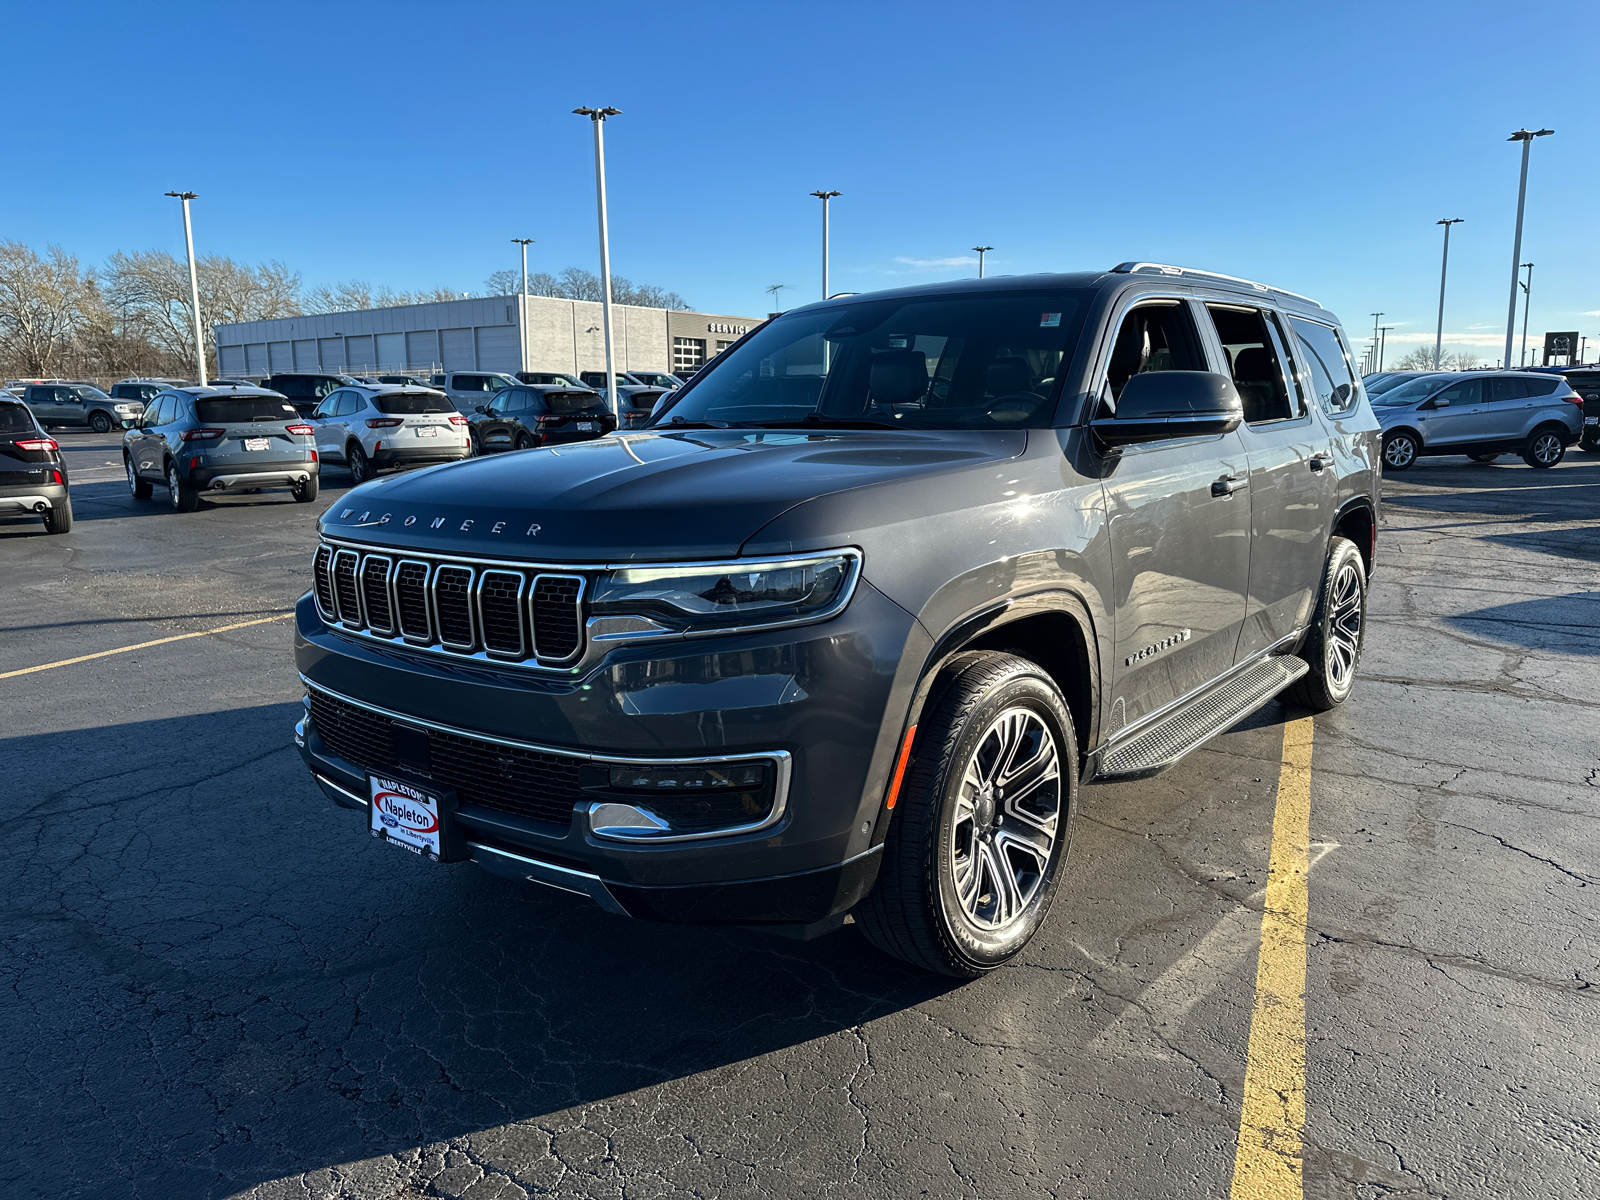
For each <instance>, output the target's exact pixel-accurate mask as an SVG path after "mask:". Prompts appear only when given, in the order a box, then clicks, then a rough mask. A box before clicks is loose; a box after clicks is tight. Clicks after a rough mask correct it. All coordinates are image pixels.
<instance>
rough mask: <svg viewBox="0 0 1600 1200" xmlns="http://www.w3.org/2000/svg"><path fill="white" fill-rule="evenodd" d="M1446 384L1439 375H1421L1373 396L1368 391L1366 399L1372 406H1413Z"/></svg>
mask: <svg viewBox="0 0 1600 1200" xmlns="http://www.w3.org/2000/svg"><path fill="white" fill-rule="evenodd" d="M1446 382H1447V380H1445V379H1444V378H1443V377H1442V376H1439V375H1423V376H1421V377H1420V378H1417V379H1408V380H1406V381H1405V382H1403V383H1401V384H1399V385H1397V386H1395V387H1392V388H1390V389H1389V390H1388V391H1387V392H1379V393H1378V394H1377V395H1375V396H1374V395H1373V394H1372V392H1371V391H1368V392H1367V397H1368V398H1369V399H1370V400H1371V401H1372V402H1373V403H1374V404H1415V403H1416V402H1417V401H1418V400H1426V399H1427V398H1428V397H1429V396H1430V395H1432V394H1433V391H1434V389H1435V388H1438V387H1440V386H1441V385H1442V384H1444V383H1446Z"/></svg>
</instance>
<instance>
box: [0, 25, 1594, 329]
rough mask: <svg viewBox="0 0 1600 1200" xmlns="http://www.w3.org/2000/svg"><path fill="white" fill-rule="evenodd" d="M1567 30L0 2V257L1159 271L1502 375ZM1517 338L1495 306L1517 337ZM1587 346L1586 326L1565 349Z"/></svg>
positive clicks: (1566, 247)
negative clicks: (1218, 284) (1257, 285)
mask: <svg viewBox="0 0 1600 1200" xmlns="http://www.w3.org/2000/svg"><path fill="white" fill-rule="evenodd" d="M1597 17H1600V10H1596V9H1595V8H1594V6H1593V5H1588V6H1583V5H1579V4H1525V5H1521V6H1515V7H1513V6H1508V5H1504V4H1496V5H1488V4H1480V3H1476V2H1467V3H1453V4H1448V5H1446V4H1403V3H1402V4H1394V3H1388V4H1381V5H1378V4H1371V5H1363V4H1347V5H1342V6H1335V5H1292V6H1291V5H1276V6H1268V5H1255V6H1250V5H1227V4H1213V5H1204V6H1202V5H1192V4H1190V5H1168V4H1151V3H1145V4H1140V5H1120V6H1103V5H1075V4H1067V3H1058V4H1049V5H1045V4H1030V5H1021V4H975V3H969V4H964V5H955V4H939V3H927V2H924V3H917V4H872V3H860V2H858V3H852V4H838V3H811V4H808V5H805V6H801V5H783V6H772V5H761V4H754V5H752V4H743V5H736V4H728V3H719V4H699V3H694V2H692V0H686V2H681V3H676V4H671V5H666V4H638V3H630V2H618V3H613V4H608V5H597V4H589V5H571V4H566V5H552V4H543V3H521V4H514V5H513V4H455V5H439V4H428V5H423V4H412V3H389V4H383V5H364V4H338V3H325V4H319V5H299V4H292V3H290V4H277V5H272V6H267V5H252V6H219V5H215V4H205V5H200V4H190V3H184V2H182V0H172V2H169V3H163V4H160V5H155V4H140V3H124V4H117V5H112V4H73V3H57V4H53V5H35V6H29V7H27V8H23V7H21V6H17V7H14V8H12V9H10V10H9V12H8V15H7V22H6V23H7V27H8V36H7V42H8V49H9V53H8V54H7V71H6V74H5V77H4V79H5V84H4V92H3V95H4V97H5V100H4V102H5V104H6V108H7V111H8V119H7V120H6V121H4V122H0V153H3V159H4V161H5V163H6V165H7V171H6V176H7V183H6V186H5V187H4V188H3V189H0V238H4V239H18V240H22V241H25V242H28V243H30V244H33V245H36V246H41V247H42V246H44V245H46V244H50V243H59V244H60V245H62V246H64V247H66V248H68V249H69V250H72V251H73V252H75V253H77V254H78V255H80V256H81V257H82V258H84V259H85V260H87V261H99V260H101V259H103V258H104V257H105V256H106V255H108V254H110V253H111V252H113V251H115V250H118V249H123V250H133V249H143V248H154V247H164V248H167V249H170V250H172V251H174V252H176V253H180V254H181V253H182V245H183V243H182V230H181V225H180V222H179V219H178V214H177V204H176V202H175V201H172V200H168V199H165V198H164V197H163V196H162V193H163V192H165V191H167V190H169V189H175V188H189V189H192V190H194V191H196V192H199V193H200V196H201V198H200V200H198V201H197V202H196V204H195V226H196V240H197V244H198V248H199V249H200V250H201V252H202V253H208V252H211V253H223V254H228V255H231V256H233V257H235V258H240V259H244V260H247V261H258V260H264V259H281V260H283V261H285V262H287V263H289V264H291V265H292V266H294V267H297V268H298V269H300V270H301V271H302V272H303V273H304V275H305V279H306V282H307V283H308V284H317V283H328V282H333V281H336V280H340V279H348V278H360V279H365V280H367V281H369V282H372V283H374V284H380V283H381V284H388V285H390V286H391V287H395V288H412V287H420V286H432V285H435V284H444V285H450V286H454V287H456V288H460V289H471V290H474V291H476V290H479V289H481V288H482V286H483V280H484V278H485V277H486V276H487V275H488V274H489V272H491V271H493V270H496V269H498V268H501V267H509V266H514V265H515V264H516V247H514V246H513V245H512V244H511V242H510V240H509V239H511V238H512V237H515V236H526V237H533V238H535V239H537V240H536V243H535V245H534V246H532V247H531V248H530V251H531V254H530V265H531V269H533V270H559V269H560V268H562V267H565V266H568V265H579V266H584V267H588V268H590V269H595V268H596V267H597V265H598V251H597V248H596V238H595V220H594V184H593V168H592V159H591V143H590V137H589V126H588V122H587V121H586V120H584V119H582V118H580V117H576V116H573V115H571V112H570V110H571V109H572V108H574V107H576V106H578V105H580V104H595V105H606V104H609V105H614V106H615V107H617V108H620V109H622V110H623V116H621V117H619V118H616V119H615V120H613V121H612V122H610V123H609V124H608V126H607V158H608V167H609V171H608V177H609V186H610V192H611V205H610V210H611V223H612V267H613V270H614V271H615V272H616V273H617V274H619V275H624V276H627V277H628V278H630V279H632V280H634V281H635V282H641V283H655V284H659V285H661V286H663V287H667V288H671V289H675V290H677V291H678V292H680V293H682V294H683V295H684V296H685V297H686V298H688V299H689V300H690V301H691V303H693V304H694V305H695V306H696V307H697V308H701V309H705V310H708V311H714V312H727V313H734V314H741V315H746V314H759V313H762V312H765V311H767V308H768V301H769V297H768V296H767V295H766V294H765V288H766V286H767V285H769V284H773V283H785V284H790V285H792V288H791V290H787V291H785V292H784V293H782V303H783V306H784V307H790V306H793V305H794V304H796V303H799V302H801V301H804V300H809V299H812V298H813V297H815V296H816V295H817V293H818V291H819V288H820V269H819V262H818V260H819V246H818V243H819V226H820V213H819V211H818V210H819V207H820V206H819V204H818V202H817V201H816V200H814V199H811V198H810V197H809V196H808V195H807V193H808V192H810V191H812V190H814V189H817V188H823V187H825V188H836V189H838V190H840V191H842V192H843V193H844V196H843V197H842V198H841V199H839V200H836V201H835V202H834V206H833V215H834V221H833V233H834V240H833V275H832V286H833V288H834V290H840V291H842V290H852V291H867V290H872V289H875V288H881V287H893V286H899V285H901V284H905V283H910V282H924V281H932V280H937V279H941V278H948V277H951V276H954V275H961V274H970V273H972V270H973V269H972V267H971V266H970V265H968V262H967V260H968V259H970V258H972V257H973V256H972V255H971V252H970V250H969V249H968V248H969V247H971V246H974V245H978V244H980V243H981V244H988V245H993V246H994V247H995V250H994V251H993V253H992V254H991V255H990V259H989V264H990V270H991V272H993V273H996V274H1005V273H1024V272H1029V271H1040V270H1078V269H1087V268H1103V267H1108V266H1110V265H1112V264H1114V263H1116V262H1119V261H1121V260H1124V259H1130V258H1135V259H1151V260H1156V261H1164V262H1177V263H1184V264H1188V265H1192V266H1198V267H1204V268H1207V269H1211V270H1217V271H1222V272H1226V273H1228V274H1235V275H1243V276H1247V277H1251V278H1256V279H1262V280H1266V281H1269V282H1272V283H1274V284H1277V285H1279V286H1283V287H1287V288H1290V289H1291V290H1294V291H1299V292H1304V293H1307V294H1309V295H1311V296H1315V297H1316V298H1318V299H1319V300H1321V301H1322V302H1323V303H1324V304H1326V305H1327V306H1328V307H1329V308H1331V309H1333V310H1334V311H1335V312H1337V313H1338V314H1339V315H1340V316H1341V317H1342V318H1343V319H1344V321H1345V323H1346V326H1347V327H1348V328H1349V329H1350V331H1351V333H1352V335H1353V336H1360V334H1361V333H1362V331H1363V330H1367V331H1370V328H1371V325H1372V317H1371V316H1370V315H1369V314H1370V313H1371V312H1373V311H1374V310H1376V309H1382V310H1383V311H1384V312H1385V314H1386V315H1385V317H1384V321H1385V323H1392V324H1394V325H1395V326H1396V328H1395V330H1394V331H1393V332H1392V333H1391V334H1390V342H1389V344H1390V347H1391V353H1394V352H1395V351H1396V350H1398V351H1399V352H1402V353H1403V352H1404V350H1405V349H1407V348H1409V347H1410V346H1411V345H1415V344H1420V343H1423V342H1426V343H1429V344H1431V342H1432V334H1433V322H1434V315H1435V304H1436V302H1437V293H1438V270H1439V240H1440V238H1439V229H1438V228H1437V226H1436V225H1435V224H1434V222H1435V221H1437V220H1438V219H1439V218H1440V217H1464V218H1466V223H1465V224H1464V225H1458V226H1456V228H1455V232H1454V234H1453V235H1452V238H1451V287H1450V299H1449V305H1448V307H1447V310H1446V323H1445V327H1446V337H1447V342H1448V343H1449V344H1452V345H1456V346H1458V347H1464V348H1470V349H1472V350H1474V351H1476V352H1477V353H1479V354H1481V355H1482V356H1483V357H1485V358H1488V359H1492V358H1495V357H1497V356H1498V353H1499V346H1500V344H1501V341H1502V339H1503V331H1504V326H1505V314H1506V302H1507V298H1508V291H1509V286H1510V272H1511V232H1512V223H1513V217H1514V210H1515V201H1516V172H1517V163H1518V159H1517V155H1518V147H1517V146H1516V145H1515V144H1513V143H1510V142H1507V141H1506V140H1505V139H1506V136H1507V134H1508V133H1510V132H1511V131H1512V130H1514V129H1516V128H1518V127H1519V126H1524V125H1525V126H1528V127H1530V128H1538V127H1540V126H1546V127H1553V128H1554V129H1555V130H1556V131H1557V132H1556V135H1555V136H1554V137H1549V138H1543V139H1541V140H1540V141H1539V142H1538V143H1537V144H1536V145H1535V147H1534V154H1533V170H1532V173H1531V176H1530V187H1529V201H1528V225H1527V234H1526V239H1525V243H1524V253H1523V256H1522V257H1523V260H1524V261H1531V262H1534V263H1535V264H1537V266H1536V268H1535V272H1534V295H1533V307H1532V317H1531V322H1530V329H1531V331H1532V332H1533V334H1535V335H1537V334H1538V333H1540V332H1542V331H1543V330H1545V329H1558V330H1559V329H1578V330H1580V331H1582V332H1584V333H1587V334H1590V335H1594V334H1597V333H1600V271H1597V267H1600V251H1597V247H1596V237H1595V235H1596V220H1595V207H1596V203H1595V198H1596V196H1597V195H1600V145H1597V133H1600V104H1597V94H1600V93H1597V91H1596V88H1595V85H1594V83H1593V80H1592V72H1591V70H1590V69H1589V67H1588V66H1586V65H1585V64H1584V63H1583V62H1582V61H1580V60H1579V59H1578V58H1577V57H1576V56H1571V55H1565V54H1563V53H1562V52H1561V51H1560V49H1559V48H1560V47H1562V46H1580V45H1588V44H1592V42H1593V38H1594V35H1595V32H1596V21H1597ZM1519 334H1520V312H1519ZM1597 340H1600V339H1595V338H1594V337H1591V342H1596V341H1597Z"/></svg>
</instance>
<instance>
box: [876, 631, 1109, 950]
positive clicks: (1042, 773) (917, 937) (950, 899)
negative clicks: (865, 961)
mask: <svg viewBox="0 0 1600 1200" xmlns="http://www.w3.org/2000/svg"><path fill="white" fill-rule="evenodd" d="M1008 746H1009V747H1013V749H1012V750H1011V753H1010V754H1009V755H1007V754H1006V748H1007V747H1008ZM1030 747H1031V749H1030ZM1019 752H1022V753H1027V754H1029V756H1030V757H1029V760H1028V762H1029V764H1030V767H1031V770H1030V767H1025V768H1021V769H1020V770H1021V771H1022V772H1023V773H1024V778H1026V775H1027V774H1031V775H1032V776H1033V778H1032V779H1031V781H1028V782H1026V783H1023V784H1018V785H1016V786H1022V787H1025V788H1026V789H1027V790H1025V791H1024V792H1023V793H1022V794H1021V795H1017V794H1015V793H1014V794H1013V795H1012V796H1010V797H1006V796H1005V795H1004V788H1003V787H995V786H994V785H995V781H996V779H997V778H1005V776H997V774H996V767H997V765H999V764H1002V763H1005V764H1009V763H1014V762H1015V758H1016V755H1017V753H1019ZM1010 778H1011V779H1016V778H1017V776H1016V775H1011V776H1010ZM1077 789H1078V742H1077V736H1076V734H1075V732H1074V730H1073V726H1072V715H1071V713H1069V712H1068V711H1067V705H1066V702H1065V701H1064V700H1063V699H1062V697H1061V692H1060V689H1058V688H1057V687H1056V685H1055V682H1054V681H1053V680H1052V679H1051V678H1050V676H1049V675H1047V674H1046V673H1045V671H1044V670H1043V668H1041V667H1039V666H1038V665H1037V664H1035V663H1032V662H1029V661H1028V660H1027V659H1024V658H1018V657H1017V656H1015V655H1012V654H1002V653H998V652H995V651H984V652H980V653H975V654H970V655H961V656H960V657H959V658H958V659H957V660H956V661H955V662H954V663H952V664H951V665H950V666H948V667H946V668H945V670H944V671H943V672H941V674H940V678H939V679H938V681H937V682H936V683H935V685H934V689H933V693H932V695H931V696H930V699H929V701H928V705H927V707H926V708H925V709H924V710H923V714H922V718H921V721H920V722H919V726H918V729H917V734H916V742H915V744H914V746H913V756H912V759H911V763H910V766H909V768H908V769H907V771H906V774H905V777H904V782H903V786H902V787H901V790H900V793H899V796H898V798H897V802H896V806H895V809H894V811H893V813H892V814H890V826H889V834H888V837H887V838H886V839H885V841H884V846H883V863H882V866H881V869H880V870H879V872H878V879H877V883H876V884H875V885H874V887H873V889H872V891H871V893H869V894H868V896H867V897H866V899H864V900H863V901H862V902H861V903H860V904H859V905H858V906H857V907H856V910H855V919H856V923H857V924H858V925H859V926H860V928H861V932H862V933H863V934H864V935H865V936H866V938H867V940H868V941H870V942H871V943H872V944H873V945H875V946H877V947H878V948H879V949H880V950H883V951H884V952H885V953H888V954H892V955H894V956H895V957H896V958H899V959H902V960H903V961H905V962H907V963H910V964H911V965H913V966H916V967H921V968H922V969H924V970H927V971H933V972H936V973H938V974H941V975H949V976H953V977H955V978H958V979H973V978H976V977H977V976H979V975H982V974H984V973H986V972H988V971H992V970H994V969H995V968H996V967H999V966H1001V965H1003V964H1004V963H1006V962H1008V961H1009V960H1010V959H1012V958H1014V957H1015V956H1016V955H1017V954H1018V953H1020V952H1021V950H1022V948H1023V947H1024V946H1026V945H1027V944H1028V941H1029V940H1030V939H1031V938H1032V937H1033V935H1034V934H1035V933H1036V932H1037V931H1038V929H1039V926H1040V925H1041V924H1042V923H1043V922H1044V919H1045V916H1046V914H1047V913H1048V912H1049V910H1050V902H1051V900H1052V899H1053V897H1054V894H1055V884H1056V879H1057V876H1058V872H1059V869H1060V866H1061V863H1062V862H1063V861H1064V859H1065V857H1066V851H1067V842H1068V840H1069V834H1070V820H1071V816H1072V811H1073V808H1074V807H1075V805H1076V802H1077ZM986 884H987V885H989V886H988V887H987V889H986V888H985V885H986Z"/></svg>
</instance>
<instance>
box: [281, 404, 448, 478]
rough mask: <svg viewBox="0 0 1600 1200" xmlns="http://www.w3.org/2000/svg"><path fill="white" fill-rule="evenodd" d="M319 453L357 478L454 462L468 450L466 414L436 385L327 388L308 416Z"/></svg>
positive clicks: (324, 459)
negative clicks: (394, 470)
mask: <svg viewBox="0 0 1600 1200" xmlns="http://www.w3.org/2000/svg"><path fill="white" fill-rule="evenodd" d="M309 419H310V421H311V424H312V425H314V426H315V427H316V431H317V433H316V437H317V454H318V456H319V457H320V458H321V459H322V460H323V461H324V462H336V463H337V462H342V463H344V464H345V465H346V466H347V467H349V468H350V477H351V478H352V479H353V480H354V481H355V482H356V483H365V482H366V481H367V480H368V479H371V478H372V476H373V475H374V474H375V473H376V472H378V471H381V470H383V469H384V468H385V467H400V466H420V465H422V464H424V463H442V462H455V461H456V460H457V459H460V458H466V457H467V456H468V454H469V453H470V449H471V441H470V439H469V438H468V435H467V419H466V418H465V417H463V416H462V415H461V414H459V413H458V412H456V410H455V406H454V405H452V404H451V403H450V398H449V397H448V396H446V395H445V394H444V393H443V392H439V391H435V390H434V389H432V388H420V387H410V386H407V385H404V384H389V383H380V384H375V385H373V386H371V387H342V388H340V389H338V390H337V391H334V392H329V393H328V395H327V396H325V397H324V398H323V401H322V403H321V404H319V405H317V407H316V410H315V411H314V412H313V413H312V414H311V416H310V418H309Z"/></svg>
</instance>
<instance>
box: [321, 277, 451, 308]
mask: <svg viewBox="0 0 1600 1200" xmlns="http://www.w3.org/2000/svg"><path fill="white" fill-rule="evenodd" d="M459 299H461V293H460V292H457V291H454V290H453V289H451V288H447V287H434V288H422V289H419V290H417V291H415V292H397V291H395V290H394V289H393V288H390V287H388V286H387V285H380V286H379V287H376V288H374V287H373V286H372V285H371V284H370V283H366V282H364V281H362V280H360V279H347V280H345V281H344V282H343V283H336V284H334V285H333V286H331V287H329V286H328V285H327V284H323V285H321V286H319V287H314V288H312V289H311V290H310V291H309V292H307V293H306V298H305V310H306V311H307V312H309V313H332V312H359V311H361V310H363V309H368V308H401V307H403V306H405V305H407V304H437V303H439V302H440V301H442V300H459Z"/></svg>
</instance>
